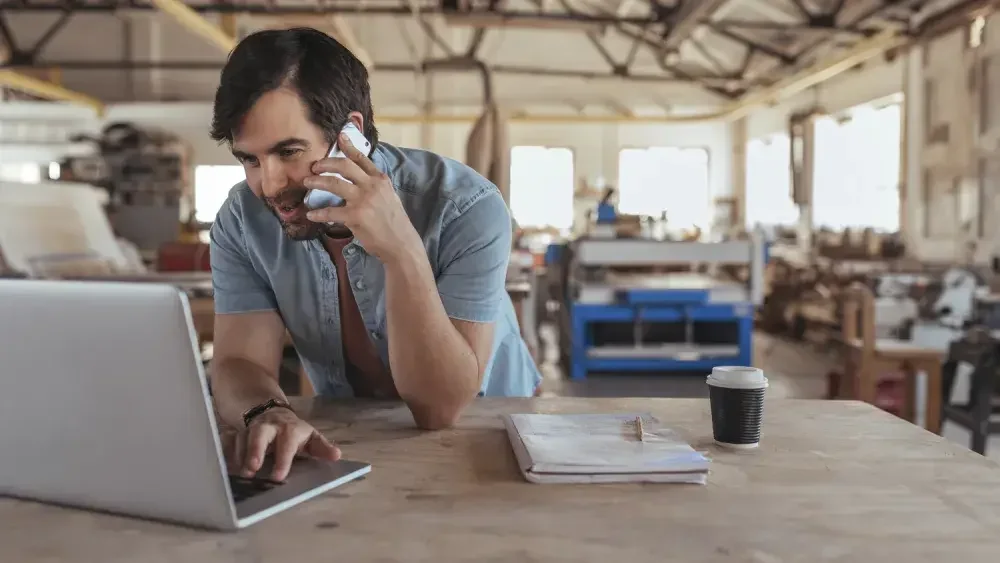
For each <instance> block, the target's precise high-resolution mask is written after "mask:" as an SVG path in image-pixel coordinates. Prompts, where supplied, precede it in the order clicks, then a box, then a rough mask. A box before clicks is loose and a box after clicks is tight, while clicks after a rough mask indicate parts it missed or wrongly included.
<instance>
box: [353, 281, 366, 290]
mask: <svg viewBox="0 0 1000 563" xmlns="http://www.w3.org/2000/svg"><path fill="white" fill-rule="evenodd" d="M354 287H356V288H358V289H364V288H365V282H364V281H362V280H358V281H356V282H354Z"/></svg>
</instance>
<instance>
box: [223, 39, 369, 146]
mask: <svg viewBox="0 0 1000 563" xmlns="http://www.w3.org/2000/svg"><path fill="white" fill-rule="evenodd" d="M283 86H285V87H289V88H291V89H293V90H295V91H296V92H297V93H298V95H299V97H300V98H302V101H303V102H304V103H305V105H306V107H308V108H309V118H310V120H311V121H312V122H313V123H315V124H316V125H317V126H318V127H319V128H320V129H322V130H323V131H325V132H326V135H327V140H328V141H330V142H331V143H332V142H333V141H334V139H336V138H337V134H338V133H339V132H340V130H341V129H342V128H343V127H344V125H346V124H347V114H348V113H350V112H352V111H357V112H360V113H361V115H362V116H364V131H363V133H364V135H365V137H366V138H367V139H368V140H369V141H371V143H372V148H373V149H374V147H375V146H376V145H377V144H378V131H377V130H376V129H375V120H374V115H373V113H374V112H373V110H372V98H371V88H370V86H369V84H368V70H367V69H366V68H365V65H363V64H361V61H359V60H358V58H357V57H355V56H354V54H353V53H351V51H350V50H348V49H347V48H346V47H344V46H343V45H341V44H340V43H339V42H337V40H335V39H334V38H332V37H330V36H329V35H327V34H325V33H323V32H321V31H317V30H315V29H312V28H309V27H296V28H292V29H270V30H265V31H258V32H256V33H253V34H251V35H248V36H247V37H246V38H244V39H243V40H242V41H240V43H239V44H238V45H237V46H236V48H235V49H233V52H232V53H230V55H229V60H228V61H226V66H225V67H223V69H222V76H221V77H220V79H219V88H218V89H217V90H216V92H215V107H214V115H213V117H212V132H211V135H212V138H213V139H215V140H216V141H219V142H222V141H226V142H228V143H230V144H232V142H233V137H234V136H235V135H236V132H237V131H238V130H239V128H240V126H241V124H242V122H243V118H244V117H246V114H247V113H248V112H249V111H250V108H252V107H253V105H254V104H255V103H257V100H259V99H260V97H261V96H263V95H264V94H266V93H267V92H270V91H272V90H277V89H278V88H281V87H283Z"/></svg>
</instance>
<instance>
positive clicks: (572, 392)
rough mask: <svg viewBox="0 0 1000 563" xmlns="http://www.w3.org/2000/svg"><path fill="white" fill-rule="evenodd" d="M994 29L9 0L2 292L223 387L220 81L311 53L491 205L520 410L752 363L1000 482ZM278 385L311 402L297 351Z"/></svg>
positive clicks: (916, 4) (319, 5)
mask: <svg viewBox="0 0 1000 563" xmlns="http://www.w3.org/2000/svg"><path fill="white" fill-rule="evenodd" d="M997 4H998V3H997V2H993V1H984V0H965V1H962V0H940V1H932V0H923V1H921V0H900V1H885V0H839V1H838V0H831V1H826V0H651V1H646V0H567V1H559V2H557V1H549V0H538V1H530V0H489V1H485V0H482V1H476V0H465V1H444V0H441V1H437V0H408V1H390V0H385V1H371V2H340V1H334V0H326V1H324V0H317V1H312V0H294V1H293V0H273V1H269V2H264V1H257V0H239V1H232V2H230V1H221V0H220V1H210V0H132V1H128V2H126V1H124V0H74V1H71V2H56V1H51V0H0V278H3V279H2V280H0V283H4V282H5V281H7V280H37V281H39V282H40V283H41V282H51V281H53V280H56V281H60V282H66V283H75V282H79V281H94V282H102V281H124V282H127V283H130V284H146V283H157V284H169V285H172V286H174V287H176V288H178V289H180V290H181V291H182V292H183V293H184V294H185V296H186V298H187V302H188V303H189V307H190V315H191V319H192V322H193V327H194V331H195V334H196V337H197V345H198V350H199V353H200V359H201V361H202V362H203V365H204V367H205V369H206V370H210V369H211V365H212V364H211V361H212V358H213V346H212V341H213V332H214V319H215V313H214V311H215V309H214V303H213V292H214V288H213V283H212V268H211V251H210V250H211V249H210V240H209V230H210V229H211V227H212V224H213V221H215V219H216V215H217V214H218V213H219V211H220V209H221V208H222V206H223V205H224V204H225V202H226V200H227V198H228V196H229V193H230V190H231V188H232V187H233V186H234V185H236V184H238V183H240V182H242V181H243V180H244V179H245V171H244V168H243V165H241V164H240V162H238V161H237V160H236V159H235V158H234V157H233V155H232V154H231V152H230V150H229V147H227V146H226V145H225V144H224V143H221V144H220V143H216V142H215V141H213V140H212V139H211V138H210V137H209V129H210V125H211V121H212V104H213V99H214V96H215V92H216V88H217V86H218V84H219V77H220V70H221V69H222V66H223V65H224V64H225V62H226V60H227V56H228V53H229V52H230V51H231V50H232V49H233V48H234V47H235V45H236V44H237V43H238V42H239V41H240V39H241V38H243V37H246V36H247V35H249V34H250V33H253V32H255V31H258V30H263V29H279V28H288V27H295V26H309V27H314V28H316V29H319V30H321V31H323V32H325V33H327V34H329V35H330V36H332V37H334V38H335V39H337V40H338V41H339V42H340V43H342V44H343V45H344V46H345V47H347V48H348V49H349V50H350V51H351V52H352V53H353V54H354V55H355V56H356V57H357V58H358V59H359V60H360V61H361V62H362V63H363V64H364V65H365V67H366V68H367V70H368V72H369V76H370V84H371V95H372V100H373V104H374V108H375V110H374V116H375V122H376V125H377V127H378V131H379V138H380V139H381V140H382V141H384V142H387V143H391V144H393V145H396V146H403V147H409V148H416V149H424V150H427V151H431V152H434V153H437V154H440V155H443V156H445V157H448V158H450V159H453V160H455V161H458V162H461V163H463V164H465V165H468V166H469V167H471V168H472V169H474V170H475V171H476V172H478V173H479V174H481V175H482V176H484V177H485V178H487V179H488V180H489V181H490V182H491V183H492V184H493V185H495V186H496V187H497V188H498V189H499V191H500V193H501V194H502V196H503V199H504V201H505V202H506V204H507V207H508V209H509V212H510V216H511V220H512V229H513V237H512V244H511V248H510V256H509V262H508V266H507V277H506V291H507V293H508V295H509V297H510V299H511V302H512V303H513V305H514V308H515V311H516V317H517V322H518V327H519V330H520V332H521V335H522V337H523V339H524V342H525V344H526V346H527V348H528V350H530V353H531V356H532V359H533V360H534V362H535V363H536V365H537V366H538V368H539V370H540V371H541V373H542V383H541V386H540V388H539V389H538V391H537V398H536V399H535V400H545V399H547V398H574V397H591V398H594V397H644V398H654V397H655V398H692V399H705V398H707V397H708V396H709V389H708V387H707V386H706V385H705V378H706V376H708V375H709V373H711V372H712V370H713V369H714V368H718V367H720V366H753V367H757V368H760V369H761V370H763V372H764V374H766V376H767V378H768V381H769V387H768V389H767V396H768V398H769V399H771V398H784V399H801V400H808V401H809V404H813V405H822V404H823V403H826V402H835V401H860V402H862V403H867V404H869V405H873V406H874V407H876V408H877V409H879V410H880V411H884V412H885V413H887V414H889V415H891V416H893V417H894V419H895V420H898V421H899V422H901V423H903V422H905V423H906V424H908V425H913V426H916V427H917V428H919V429H921V430H925V431H929V432H931V433H933V434H936V435H939V436H941V437H943V439H944V440H946V441H947V442H949V443H951V444H954V445H956V446H958V447H961V448H963V449H967V450H971V451H972V452H974V453H976V454H979V455H982V456H985V457H986V458H988V459H991V460H1000V371H998V365H1000V232H998V226H1000V160H998V158H997V155H998V154H1000V14H997V12H996V9H997ZM3 308H4V305H3V304H2V303H0V314H3V313H2V311H3ZM40 314H41V313H40ZM48 353H50V354H60V348H59V347H57V346H55V347H52V348H51V349H50V350H49V351H48ZM0 361H2V358H0ZM35 375H37V374H35ZM26 376H28V374H12V373H5V374H3V375H2V377H5V378H6V377H26ZM280 383H281V386H282V389H283V390H284V391H285V393H286V394H287V395H288V396H290V397H302V398H309V397H315V396H317V392H316V390H314V389H313V387H312V385H311V383H310V380H309V378H308V377H307V375H306V373H305V367H304V366H303V363H302V362H301V361H300V359H299V357H298V354H297V352H296V349H295V347H294V345H293V344H292V343H291V342H288V343H286V347H285V351H284V354H283V358H282V363H281V371H280ZM5 399H6V398H3V399H0V401H2V400H5ZM488 399H489V398H485V399H483V400H488ZM806 408H807V409H808V407H806ZM817 408H820V406H817ZM765 416H767V415H765ZM4 455H6V454H4ZM0 457H3V456H0ZM3 463H4V462H3V461H0V471H2V470H3V469H2V468H3ZM378 470H379V468H378V467H376V468H375V469H373V471H376V472H377V471H378ZM994 470H1000V468H997V467H995V468H994ZM2 549H3V548H2V547H0V551H2ZM706 560H707V559H706ZM754 560H761V561H764V560H770V559H754Z"/></svg>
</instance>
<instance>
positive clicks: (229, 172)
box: [194, 165, 246, 223]
mask: <svg viewBox="0 0 1000 563" xmlns="http://www.w3.org/2000/svg"><path fill="white" fill-rule="evenodd" d="M245 179H246V174H244V173H243V167H242V166H236V165H228V166H222V165H219V166H206V165H202V166H198V167H196V168H195V169H194V208H195V214H194V217H195V220H196V221H198V222H200V223H211V222H212V221H215V216H216V214H218V213H219V209H220V208H222V204H223V203H225V202H226V198H227V197H229V190H230V189H232V187H233V186H235V185H236V184H238V183H240V182H242V181H243V180H245Z"/></svg>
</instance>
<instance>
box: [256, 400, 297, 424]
mask: <svg viewBox="0 0 1000 563" xmlns="http://www.w3.org/2000/svg"><path fill="white" fill-rule="evenodd" d="M279 407H280V408H283V409H288V410H290V411H292V412H295V411H294V410H293V409H292V406H291V405H289V404H288V403H287V402H285V401H282V400H281V399H271V400H269V401H268V402H266V403H261V404H259V405H256V406H253V407H250V408H249V409H247V410H246V412H244V413H243V426H246V427H249V426H250V421H252V420H253V419H254V418H256V417H257V416H259V415H261V414H264V413H265V412H267V411H269V410H271V409H273V408H279Z"/></svg>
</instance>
